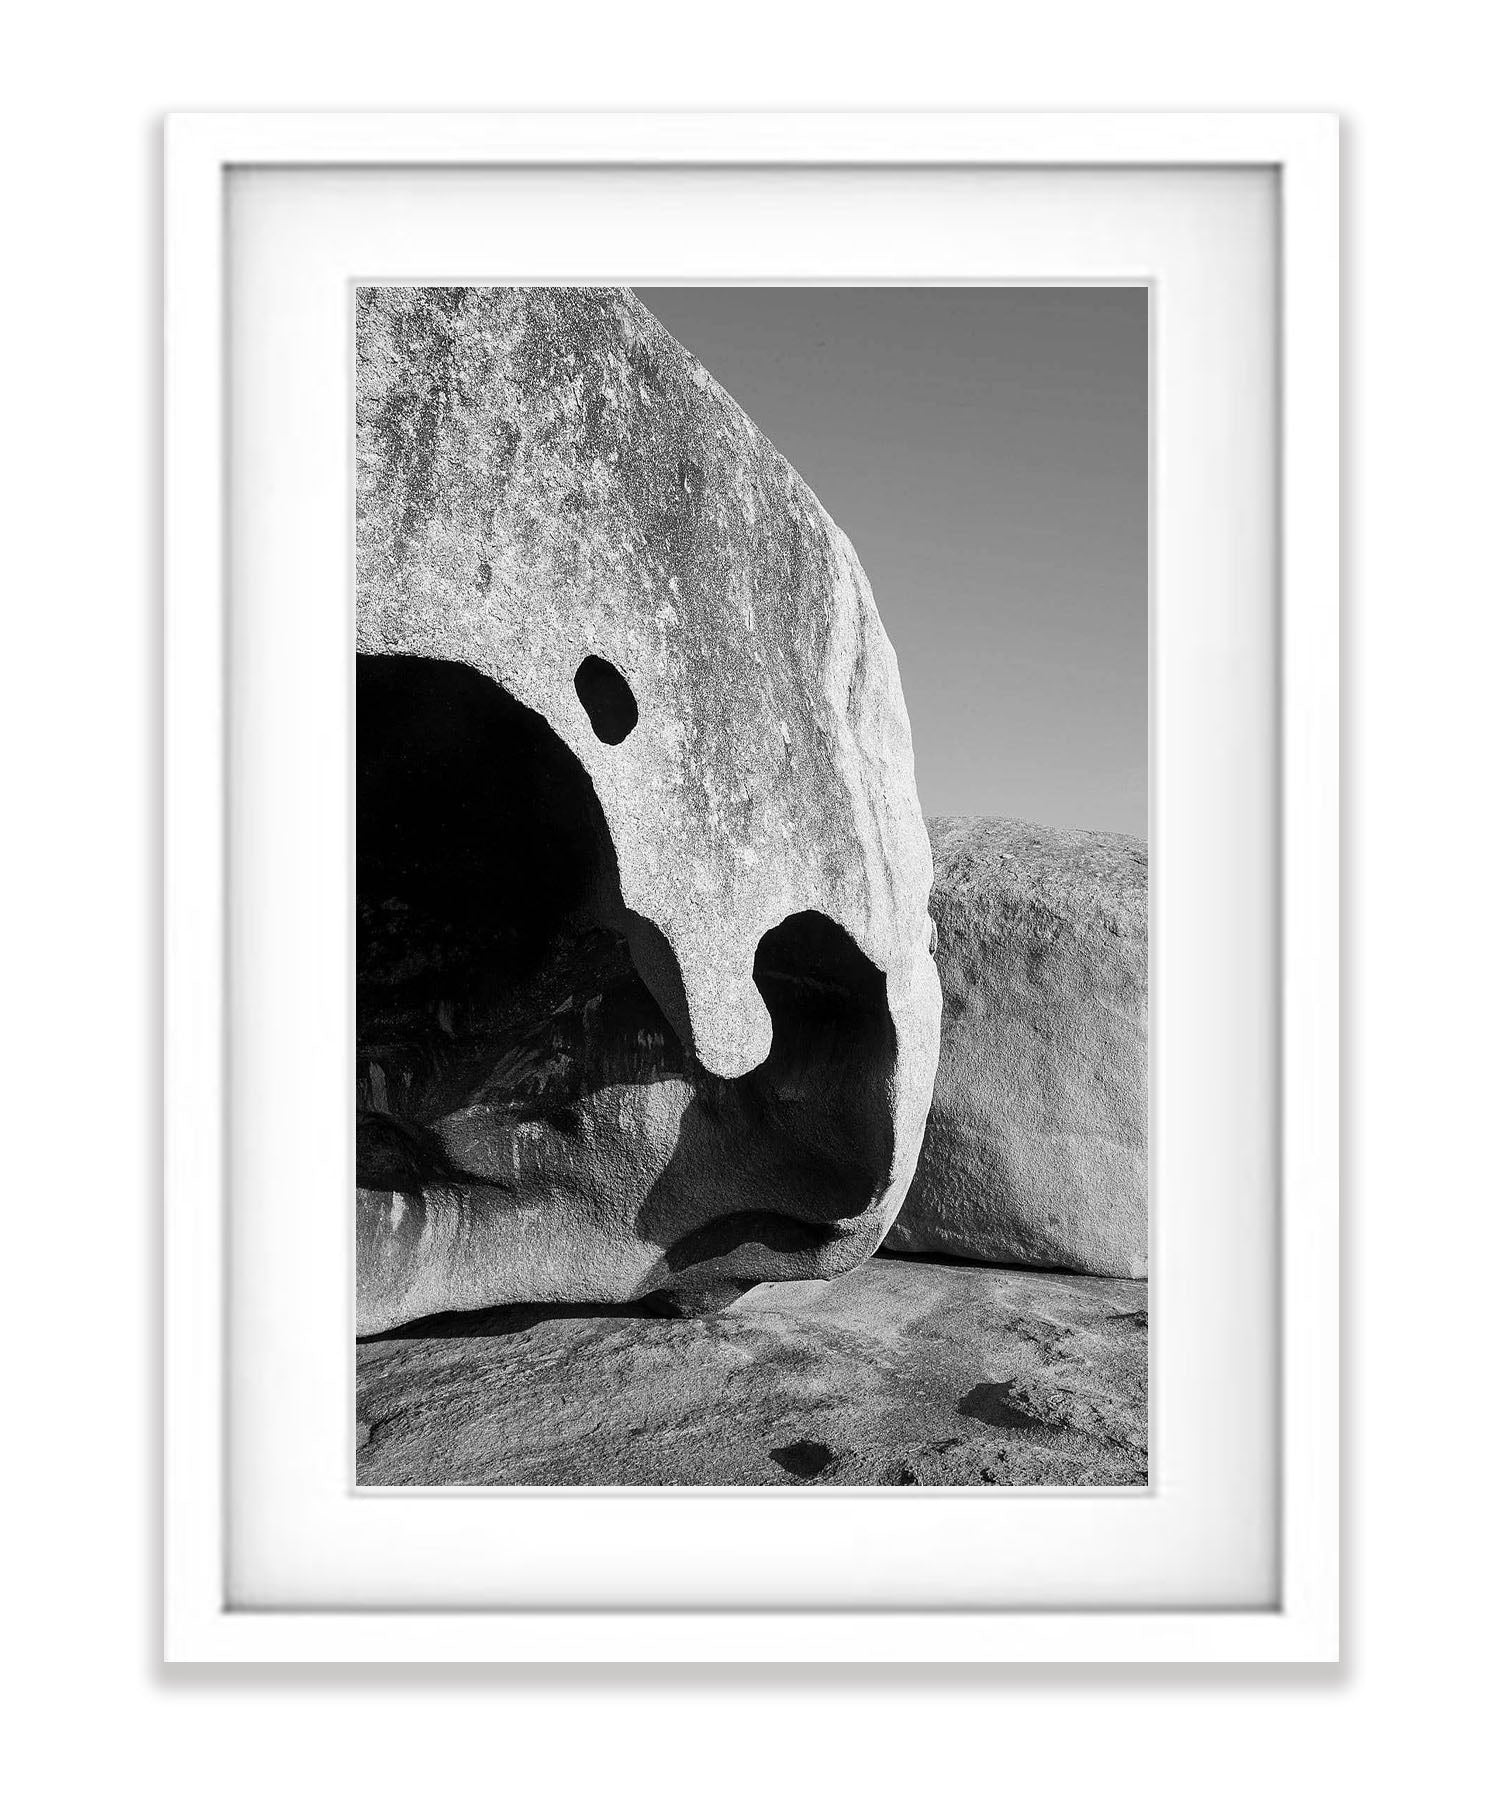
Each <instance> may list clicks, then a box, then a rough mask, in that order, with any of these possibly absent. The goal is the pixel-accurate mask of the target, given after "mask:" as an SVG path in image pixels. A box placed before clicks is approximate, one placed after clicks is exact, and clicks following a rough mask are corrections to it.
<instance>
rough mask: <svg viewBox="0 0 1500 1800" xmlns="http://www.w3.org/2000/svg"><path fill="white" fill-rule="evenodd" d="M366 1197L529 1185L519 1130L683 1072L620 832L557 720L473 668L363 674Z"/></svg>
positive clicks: (413, 667) (399, 662)
mask: <svg viewBox="0 0 1500 1800" xmlns="http://www.w3.org/2000/svg"><path fill="white" fill-rule="evenodd" d="M356 706H357V718H356V736H357V750H356V760H357V790H356V822H357V823H356V829H357V840H356V855H355V863H356V888H357V921H356V939H355V942H356V959H357V968H358V987H357V1000H356V1028H357V1036H358V1042H357V1073H358V1086H359V1092H358V1105H359V1108H360V1112H361V1117H360V1121H359V1127H358V1130H357V1133H356V1147H357V1160H358V1164H359V1177H360V1182H361V1185H363V1186H366V1187H371V1188H376V1189H386V1190H403V1191H415V1190H419V1189H420V1188H422V1187H423V1186H426V1185H430V1184H433V1183H441V1182H443V1181H444V1180H452V1179H454V1178H456V1177H458V1176H462V1177H463V1178H464V1179H465V1180H474V1181H485V1180H493V1181H494V1182H496V1183H497V1184H498V1185H500V1186H505V1185H507V1184H508V1183H510V1182H513V1180H514V1178H515V1174H516V1171H515V1168H514V1166H513V1164H514V1160H515V1158H514V1149H513V1139H514V1135H515V1134H514V1131H513V1130H511V1129H510V1127H513V1126H514V1125H515V1124H517V1123H518V1122H521V1121H537V1122H543V1123H545V1124H546V1125H547V1126H548V1127H550V1128H551V1132H552V1133H554V1134H555V1135H556V1136H557V1137H559V1138H566V1137H568V1135H569V1134H570V1132H572V1131H576V1124H577V1121H576V1108H577V1106H578V1105H579V1103H580V1102H581V1101H582V1100H583V1099H584V1098H585V1097H586V1096H587V1095H588V1094H590V1093H594V1092H597V1091H598V1090H599V1089H600V1088H602V1087H605V1086H608V1085H610V1084H614V1083H620V1082H635V1083H640V1082H648V1081H655V1080H661V1079H664V1078H666V1077H667V1076H669V1075H671V1074H677V1073H681V1072H682V1070H683V1068H684V1066H685V1058H684V1055H683V1051H682V1046H681V1043H680V1042H679V1040H678V1038H677V1035H676V1033H675V1032H674V1031H673V1030H672V1028H671V1026H670V1025H669V1024H668V1023H667V1021H666V1019H665V1017H664V1016H663V1014H662V1012H661V1009H660V1007H658V1005H657V1004H656V1002H655V1000H654V999H653V998H652V996H651V993H650V991H649V990H648V988H647V987H646V985H645V983H644V982H643V981H642V979H641V976H640V974H639V973H638V971H637V969H636V967H635V964H634V961H633V959H632V957H631V954H630V951H629V948H628V947H627V945H626V942H625V939H624V937H623V935H622V933H621V931H620V930H619V929H617V928H616V927H617V924H618V922H619V921H621V920H623V918H624V910H623V907H622V906H621V904H620V898H619V877H618V873H617V870H616V865H615V858H614V851H613V847H612V845H611V843H610V838H609V831H608V827H607V825H606V823H605V820H604V816H603V813H602V811H601V809H600V806H599V802H598V798H597V796H596V795H595V793H594V788H593V783H592V782H591V781H590V780H589V777H588V774H587V771H586V770H585V769H584V768H583V766H582V764H581V763H580V762H579V761H578V759H577V758H576V757H575V756H574V755H573V753H572V751H571V750H569V749H568V747H567V746H566V745H565V744H564V743H563V742H562V740H561V739H560V738H559V737H558V736H557V734H556V733H555V732H554V731H553V730H552V728H551V727H550V726H549V725H548V724H547V722H546V721H545V720H544V719H543V718H541V716H540V715H539V714H537V713H534V712H533V711H531V709H530V708H529V707H526V706H523V705H521V704H520V702H519V701H517V700H515V699H513V698H512V697H511V696H510V695H509V694H507V693H506V692H505V690H504V689H503V688H501V687H499V686H498V685H497V684H496V683H495V682H493V681H490V680H489V679H488V678H487V677H485V676H483V675H480V674H478V673H477V672H476V671H475V670H473V669H470V668H468V667H466V666H465V665H463V664H461V663H450V662H440V661H435V660H429V659H427V658H423V657H409V656H389V657H384V656H361V657H360V658H359V659H358V663H357V669H356Z"/></svg>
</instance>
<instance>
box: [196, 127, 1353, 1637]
mask: <svg viewBox="0 0 1500 1800" xmlns="http://www.w3.org/2000/svg"><path fill="white" fill-rule="evenodd" d="M166 181H167V194H166V223H167V271H166V319H165V330H166V371H167V393H166V407H165V418H166V480H165V492H166V505H167V517H166V570H167V639H166V641H167V682H166V686H167V709H168V718H167V747H166V767H167V870H166V895H167V935H166V943H167V982H168V991H167V999H166V1051H167V1073H166V1095H167V1108H168V1113H167V1164H166V1167H167V1183H166V1196H165V1207H166V1219H165V1243H166V1273H165V1287H166V1307H167V1316H166V1329H165V1369H164V1380H165V1391H166V1469H165V1519H164V1533H165V1541H166V1583H167V1588H166V1598H165V1626H166V1644H165V1654H166V1656H167V1657H168V1659H169V1660H174V1661H268V1662H283V1661H284V1662H309V1661H329V1662H363V1661H370V1662H407V1661H411V1662H416V1661H441V1662H460V1661H496V1662H530V1661H586V1662H610V1661H622V1662H624V1661H647V1662H650V1661H656V1662H683V1661H697V1660H712V1661H724V1662H745V1661H768V1662H776V1661H788V1662H805V1661H827V1662H858V1661H870V1662H917V1661H942V1662H957V1661H1031V1660H1040V1661H1089V1662H1110V1661H1121V1662H1124V1661H1163V1662H1166V1661H1170V1662H1181V1661H1193V1660H1203V1661H1280V1662H1289V1661H1298V1662H1306V1661H1330V1660H1336V1658H1337V1655H1338V1591H1339V1590H1338V1554H1339V1532H1338V1524H1339V1510H1338V1508H1339V1499H1338V1467H1339V1465H1338V1457H1339V1424H1338V1421H1339V1409H1338V1299H1339V1296H1338V1163H1337V1142H1338V1124H1337V1121H1338V1105H1337V1093H1338V1086H1337V1082H1338V1070H1337V1017H1338V994H1337V966H1338V961H1337V947H1338V934H1337V921H1338V891H1337V868H1338V762H1337V745H1338V710H1337V708H1338V690H1337V678H1338V519H1339V507H1338V164H1337V123H1336V121H1335V120H1334V119H1332V118H1330V117H1326V116H1322V115H1306V114H1287V115H1150V114H1132V115H1102V114H1101V115H1089V114H1079V115H1034V114H1033V115H999V114H994V115H991V114H984V115H980V114H952V115H916V114H891V115H876V114H865V115H861V114H848V115H794V114H775V115H772V114H767V115H752V114H743V115H734V114H725V115H699V114H688V113H684V114H663V115H644V114H642V115H633V114H615V115H609V114H598V115H560V114H535V115H524V114H514V115H462V114H454V115H444V116H427V115H415V114H399V115H398V114H391V115H359V114H344V115H296V114H277V115H270V114H266V115H256V114H249V115H246V114H237V115H229V114H185V115H178V116H176V117H174V118H172V119H171V120H170V121H169V123H168V133H167V158H166Z"/></svg>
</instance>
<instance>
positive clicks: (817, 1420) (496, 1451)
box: [356, 1256, 1147, 1487]
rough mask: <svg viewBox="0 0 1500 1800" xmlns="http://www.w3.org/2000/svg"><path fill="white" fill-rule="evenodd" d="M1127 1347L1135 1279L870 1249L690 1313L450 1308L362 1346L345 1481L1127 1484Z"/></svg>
mask: <svg viewBox="0 0 1500 1800" xmlns="http://www.w3.org/2000/svg"><path fill="white" fill-rule="evenodd" d="M405 1332H412V1333H418V1332H420V1333H422V1334H424V1335H420V1336H418V1335H412V1336H407V1335H404V1333H405ZM1146 1341H1147V1320H1146V1285H1145V1283H1144V1282H1139V1281H1101V1280H1095V1279H1091V1278H1089V1277H1085V1276H1078V1275H1057V1274H1039V1273H1035V1272H1032V1271H1029V1270H1018V1269H988V1268H981V1267H978V1266H976V1265H961V1266H955V1265H945V1264H942V1263H932V1262H923V1261H918V1260H915V1259H910V1258H906V1257H886V1256H878V1257H876V1258H874V1259H873V1260H872V1261H869V1262H867V1263H865V1264H864V1265H863V1267H861V1268H859V1269H857V1270H855V1271H854V1272H853V1273H852V1274H849V1275H845V1276H844V1277H842V1278H841V1279H840V1280H838V1281H834V1282H818V1281H805V1282H802V1281H799V1282H787V1283H781V1284H776V1285H767V1286H764V1287H758V1288H756V1289H755V1291H754V1292H753V1293H749V1294H746V1295H745V1296H744V1298H743V1299H741V1300H739V1301H738V1302H736V1303H735V1304H734V1305H733V1306H731V1307H730V1308H729V1309H728V1310H727V1311H724V1312H721V1313H718V1314H717V1315H715V1316H714V1317H713V1318H707V1319H679V1320H664V1319H653V1318H648V1317H644V1316H642V1313H641V1309H640V1308H634V1309H624V1308H621V1309H617V1310H615V1311H614V1312H612V1313H606V1314H601V1313H600V1312H599V1311H598V1310H597V1309H595V1310H592V1311H591V1310H589V1309H586V1308H571V1309H562V1310H559V1309H548V1308H545V1307H540V1306H516V1307H504V1308H497V1309H495V1310H493V1311H491V1312H488V1313H479V1314H469V1315H466V1316H462V1317H459V1316H455V1315H449V1316H447V1317H445V1318H439V1319H432V1320H424V1321H422V1322H421V1324H419V1325H416V1326H408V1327H405V1328H403V1334H398V1335H393V1336H392V1337H389V1338H385V1339H383V1340H379V1341H376V1342H367V1343H364V1344H361V1345H360V1347H359V1363H358V1408H359V1412H358V1429H357V1434H356V1435H357V1439H358V1442H359V1449H358V1452H357V1479H358V1481H359V1482H360V1483H361V1484H362V1485H368V1486H398V1485H403V1484H413V1483H415V1484H432V1485H438V1486H441V1485H446V1484H450V1483H465V1484H482V1485H494V1484H515V1485H525V1484H559V1485H561V1484H572V1483H579V1484H586V1485H595V1484H597V1485H601V1486H616V1485H630V1484H652V1485H687V1484H705V1483H706V1484H724V1485H747V1486H785V1485H794V1486H795V1485H805V1484H809V1483H811V1484H818V1485H825V1484H831V1485H846V1484H847V1485H857V1486H893V1487H911V1486H919V1485H933V1486H938V1485H947V1486H979V1485H983V1486H997V1485H998V1486H1023V1485H1037V1484H1052V1485H1058V1486H1070V1487H1073V1486H1077V1487H1084V1486H1134V1485H1140V1484H1144V1482H1145V1480H1146V1477H1147V1436H1146V1422H1147V1416H1146Z"/></svg>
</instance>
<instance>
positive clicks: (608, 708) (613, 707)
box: [573, 656, 641, 744]
mask: <svg viewBox="0 0 1500 1800" xmlns="http://www.w3.org/2000/svg"><path fill="white" fill-rule="evenodd" d="M573 686H574V687H575V688H576V689H577V690H578V698H579V699H580V700H581V701H582V702H583V710H584V711H585V712H586V713H587V714H588V716H589V724H590V725H592V726H593V728H594V736H595V737H596V738H599V739H600V740H601V741H602V742H604V743H606V744H619V743H623V742H624V740H625V739H626V738H628V737H629V736H630V734H631V732H632V731H634V730H635V727H636V721H637V720H638V719H639V718H640V716H641V715H640V710H639V708H638V707H637V706H636V703H635V695H634V694H632V693H631V691H630V683H629V682H628V681H627V680H626V679H625V677H624V676H623V675H622V674H621V673H620V671H619V670H618V669H617V668H616V667H615V665H614V664H613V663H612V662H606V661H605V660H604V658H603V657H602V656H586V657H584V659H583V661H582V662H581V663H579V665H578V673H577V674H576V675H575V676H574V677H573Z"/></svg>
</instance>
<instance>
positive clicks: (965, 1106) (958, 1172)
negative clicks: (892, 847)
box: [889, 819, 1149, 1276]
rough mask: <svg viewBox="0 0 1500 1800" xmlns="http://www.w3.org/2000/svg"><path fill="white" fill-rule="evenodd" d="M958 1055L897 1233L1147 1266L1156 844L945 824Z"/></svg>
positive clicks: (939, 910) (943, 917) (1142, 1269)
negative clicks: (1150, 900)
mask: <svg viewBox="0 0 1500 1800" xmlns="http://www.w3.org/2000/svg"><path fill="white" fill-rule="evenodd" d="M929 826H930V829H931V834H932V848H933V858H934V864H935V875H934V881H933V892H932V917H933V921H934V923H935V925H936V927H937V948H936V951H935V953H934V954H935V955H936V958H937V964H938V973H939V975H940V977H941V979H942V984H943V1029H942V1054H941V1057H940V1060H939V1063H938V1074H937V1083H936V1087H935V1088H934V1091H933V1100H932V1111H931V1113H930V1115H929V1118H928V1122H927V1135H926V1139H925V1142H924V1144H923V1147H922V1154H921V1158H920V1160H919V1162H918V1164H917V1172H916V1175H915V1177H914V1178H913V1181H912V1185H911V1190H910V1193H909V1194H908V1196H907V1200H906V1204H905V1205H904V1206H903V1208H902V1210H901V1214H900V1217H899V1218H898V1219H897V1221H896V1225H895V1228H894V1230H893V1231H892V1233H891V1236H890V1239H889V1243H890V1244H891V1246H892V1247H893V1248H896V1249H903V1250H938V1251H946V1252H948V1253H949V1254H951V1255H955V1256H965V1257H973V1258H976V1259H978V1260H981V1261H985V1262H997V1263H1021V1264H1027V1265H1030V1266H1033V1267H1039V1268H1064V1269H1077V1270H1082V1271H1083V1272H1085V1273H1088V1274H1094V1275H1125V1276H1138V1275H1144V1274H1145V1273H1146V1243H1147V1234H1146V1226H1147V1201H1146V1191H1147V1166H1146V1126H1147V1060H1148V1048H1149V1046H1148V1041H1147V1028H1146V1001H1147V926H1148V916H1147V891H1146V846H1145V844H1144V843H1142V842H1141V841H1140V840H1139V839H1138V838H1132V837H1124V836H1118V835H1115V834H1112V833H1107V832H1081V831H1074V832H1069V831H1054V830H1050V829H1048V828H1046V827H1045V826H1039V825H1025V824H1021V823H1020V822H1018V821H1016V820H1013V819H932V820H930V821H929Z"/></svg>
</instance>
